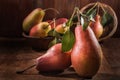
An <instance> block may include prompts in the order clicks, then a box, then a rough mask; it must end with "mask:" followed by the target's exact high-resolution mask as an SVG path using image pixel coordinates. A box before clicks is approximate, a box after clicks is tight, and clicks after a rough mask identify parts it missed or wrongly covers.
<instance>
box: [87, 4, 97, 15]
mask: <svg viewBox="0 0 120 80" xmlns="http://www.w3.org/2000/svg"><path fill="white" fill-rule="evenodd" d="M98 3H99V2H96V3H95V4H94V6H93V7H92V8H90V9H89V10H88V11H87V13H86V14H88V13H90V11H92V10H93V9H94V8H95V7H96V6H97V5H98Z"/></svg>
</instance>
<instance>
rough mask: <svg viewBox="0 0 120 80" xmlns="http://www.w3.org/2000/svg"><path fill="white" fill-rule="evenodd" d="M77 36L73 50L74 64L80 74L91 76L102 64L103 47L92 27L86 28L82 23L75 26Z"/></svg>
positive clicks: (72, 59) (86, 76)
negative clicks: (84, 28)
mask: <svg viewBox="0 0 120 80" xmlns="http://www.w3.org/2000/svg"><path fill="white" fill-rule="evenodd" d="M75 38H76V41H75V43H74V46H73V49H72V52H71V62H72V66H73V68H74V69H75V71H76V73H77V74H78V75H79V76H81V77H85V78H91V77H92V76H94V75H95V74H96V73H97V71H98V70H99V67H100V64H101V54H102V50H101V47H100V45H99V43H98V41H97V39H96V37H95V35H94V33H93V31H92V29H91V28H90V27H88V28H87V29H86V30H83V28H82V26H80V25H78V26H77V27H75Z"/></svg>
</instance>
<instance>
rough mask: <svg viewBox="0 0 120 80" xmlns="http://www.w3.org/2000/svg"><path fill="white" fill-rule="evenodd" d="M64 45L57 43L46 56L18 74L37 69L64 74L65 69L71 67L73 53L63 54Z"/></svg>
mask: <svg viewBox="0 0 120 80" xmlns="http://www.w3.org/2000/svg"><path fill="white" fill-rule="evenodd" d="M61 47H62V44H61V43H57V44H55V45H53V46H52V47H51V48H49V49H48V50H47V52H46V53H45V54H43V55H42V56H40V57H38V58H37V59H36V60H35V63H34V64H33V65H31V66H29V67H27V68H25V69H23V70H19V71H16V73H18V74H22V73H24V72H25V71H27V70H29V69H31V68H33V67H36V69H37V70H38V71H39V72H40V73H42V72H50V73H51V72H56V73H58V72H62V71H64V69H66V68H68V67H69V66H70V65H71V51H69V52H64V53H63V52H62V50H61Z"/></svg>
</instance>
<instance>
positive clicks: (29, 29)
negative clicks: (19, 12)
mask: <svg viewBox="0 0 120 80" xmlns="http://www.w3.org/2000/svg"><path fill="white" fill-rule="evenodd" d="M47 10H54V11H55V12H57V13H59V12H58V11H57V10H55V9H54V8H48V9H44V10H43V9H41V8H36V9H34V10H33V11H32V12H31V13H29V14H28V16H27V17H25V19H24V20H23V31H24V33H25V34H27V35H29V36H31V37H36V38H45V37H47V36H53V35H49V32H50V31H52V30H55V31H56V32H57V33H60V34H64V33H65V32H66V29H65V28H64V27H63V24H64V23H65V22H67V21H68V19H67V18H58V19H55V20H46V21H43V19H44V16H45V14H46V11H47Z"/></svg>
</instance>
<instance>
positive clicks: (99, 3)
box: [97, 3, 100, 15]
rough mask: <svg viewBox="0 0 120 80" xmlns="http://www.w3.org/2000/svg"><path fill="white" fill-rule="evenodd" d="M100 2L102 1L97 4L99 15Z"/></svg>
mask: <svg viewBox="0 0 120 80" xmlns="http://www.w3.org/2000/svg"><path fill="white" fill-rule="evenodd" d="M99 4H100V3H98V5H97V15H98V14H99V8H100V6H99Z"/></svg>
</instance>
